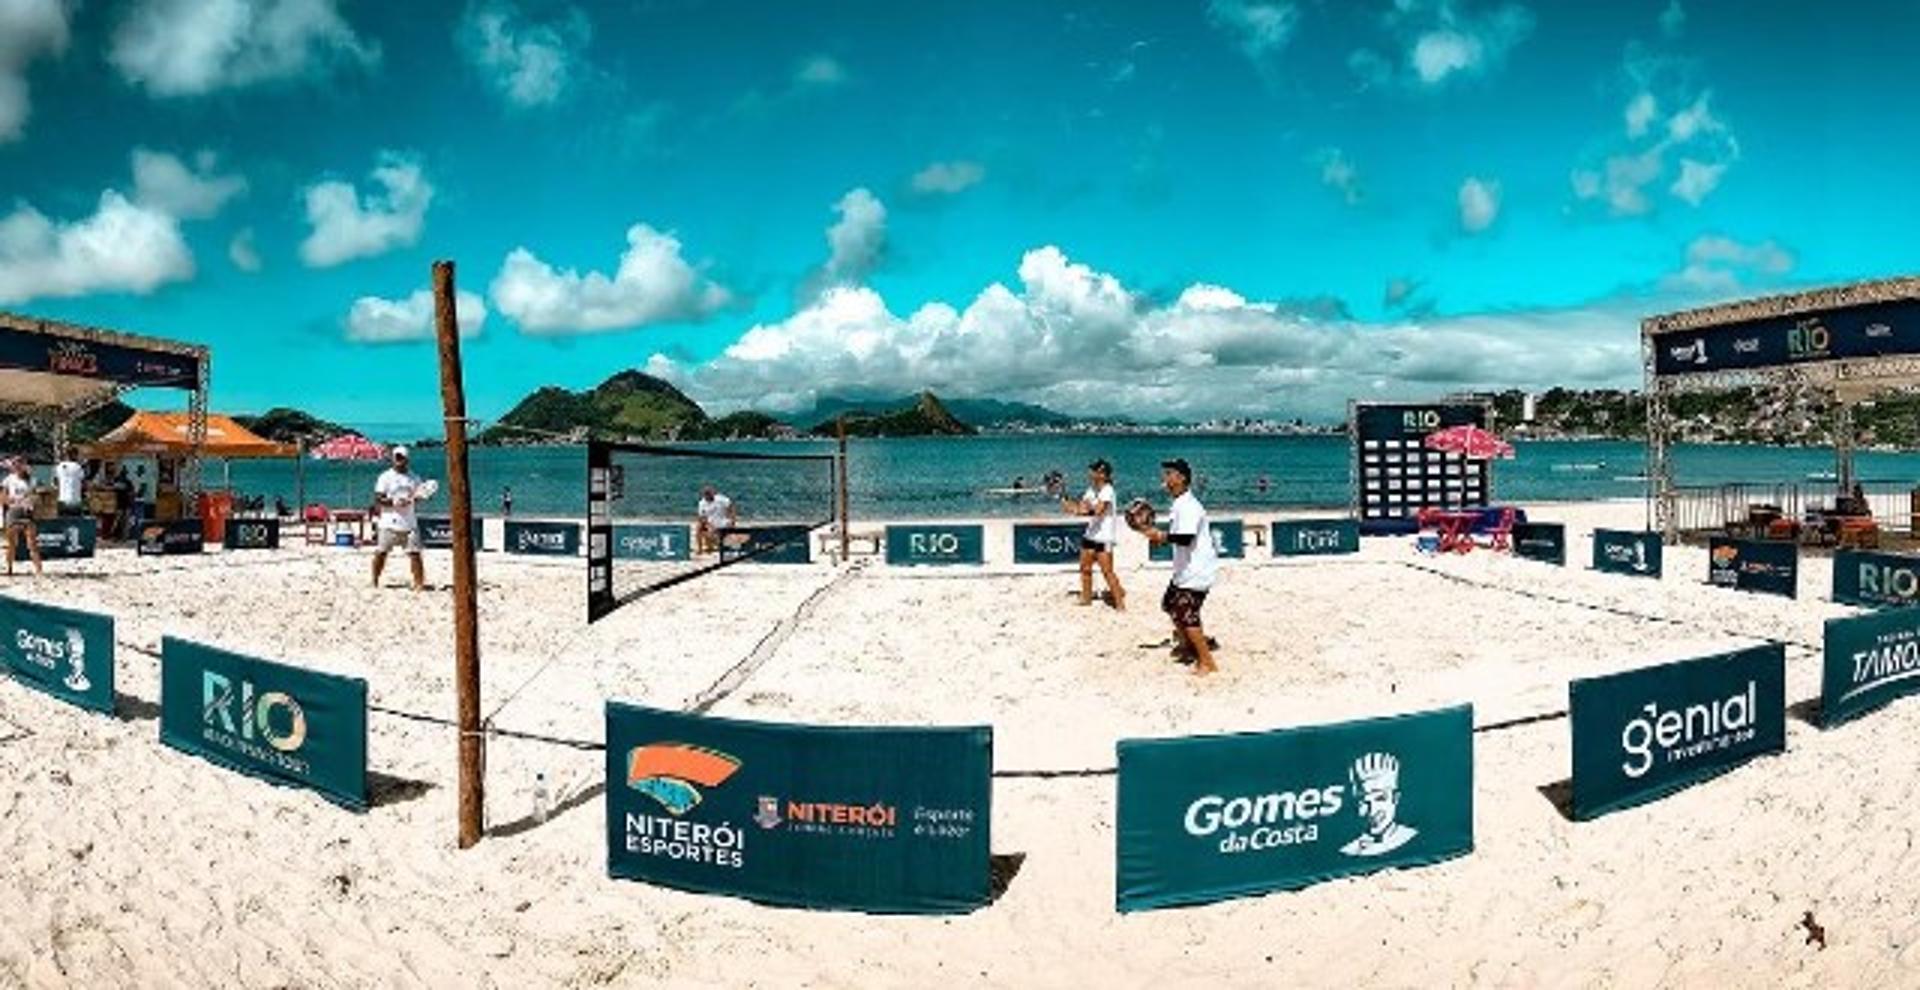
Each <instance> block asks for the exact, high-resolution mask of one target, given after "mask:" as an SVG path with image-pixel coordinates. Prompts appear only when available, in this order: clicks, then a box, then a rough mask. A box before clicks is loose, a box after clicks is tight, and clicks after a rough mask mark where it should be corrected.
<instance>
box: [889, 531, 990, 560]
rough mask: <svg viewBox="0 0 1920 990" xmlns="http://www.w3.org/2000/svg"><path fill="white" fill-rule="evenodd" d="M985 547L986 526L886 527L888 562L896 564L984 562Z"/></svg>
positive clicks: (985, 557)
mask: <svg viewBox="0 0 1920 990" xmlns="http://www.w3.org/2000/svg"><path fill="white" fill-rule="evenodd" d="M986 547H987V531H986V527H984V526H888V527H887V563H888V564H890V565H892V566H894V567H920V566H938V565H942V564H980V563H985V562H986V559H987V556H986V555H987V549H986Z"/></svg>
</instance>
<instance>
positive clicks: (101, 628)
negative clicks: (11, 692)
mask: <svg viewBox="0 0 1920 990" xmlns="http://www.w3.org/2000/svg"><path fill="white" fill-rule="evenodd" d="M0 633H4V634H5V635H6V642H4V643H0V656H4V657H5V660H6V667H7V670H8V671H9V672H10V673H11V674H12V675H13V679H14V680H17V681H19V682H20V683H22V684H25V685H27V686H28V687H31V688H35V689H37V690H40V691H44V692H46V693H48V694H50V695H53V696H54V697H56V698H59V699H60V700H62V701H65V702H67V703H69V704H73V705H78V706H79V707H81V708H85V709H88V710H90V711H96V712H103V713H105V714H108V715H111V714H113V619H112V618H111V617H110V616H105V615H95V614H94V613H92V612H81V611H78V610H76V609H70V608H60V607H58V606H55V605H41V604H39V603H37V602H29V601H22V600H21V599H18V598H9V597H6V596H0Z"/></svg>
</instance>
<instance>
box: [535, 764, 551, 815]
mask: <svg viewBox="0 0 1920 990" xmlns="http://www.w3.org/2000/svg"><path fill="white" fill-rule="evenodd" d="M551 803H552V798H551V795H549V794H548V793H547V775H546V774H544V773H536V774H534V775H533V820H534V823H535V824H539V825H545V824H546V823H547V814H548V805H550V804H551Z"/></svg>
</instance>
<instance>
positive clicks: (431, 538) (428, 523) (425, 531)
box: [416, 516, 486, 551]
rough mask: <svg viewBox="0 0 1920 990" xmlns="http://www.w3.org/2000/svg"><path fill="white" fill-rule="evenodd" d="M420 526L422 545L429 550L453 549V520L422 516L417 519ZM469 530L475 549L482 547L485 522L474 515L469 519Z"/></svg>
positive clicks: (444, 517)
mask: <svg viewBox="0 0 1920 990" xmlns="http://www.w3.org/2000/svg"><path fill="white" fill-rule="evenodd" d="M416 523H417V524H418V525H419V527H420V545H421V546H423V547H426V548H427V549H429V550H451V549H453V520H452V519H450V518H448V517H446V516H421V517H419V518H418V519H417V520H416ZM468 528H469V530H470V531H471V532H472V534H473V549H474V550H476V551H478V550H480V549H482V544H483V543H484V542H485V541H484V539H483V535H484V532H485V529H486V524H485V522H484V521H483V520H482V519H481V518H480V517H479V516H474V517H473V518H472V519H471V520H470V521H469V527H468Z"/></svg>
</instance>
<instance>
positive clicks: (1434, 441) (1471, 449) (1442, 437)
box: [1426, 426, 1513, 461]
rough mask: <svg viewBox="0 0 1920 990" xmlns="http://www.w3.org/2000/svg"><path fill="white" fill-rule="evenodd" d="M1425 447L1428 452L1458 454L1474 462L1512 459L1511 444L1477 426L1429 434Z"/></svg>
mask: <svg viewBox="0 0 1920 990" xmlns="http://www.w3.org/2000/svg"><path fill="white" fill-rule="evenodd" d="M1426 445H1427V449H1429V450H1439V451H1444V452H1446V453H1449V454H1460V455H1462V456H1464V457H1466V458H1467V459H1469V460H1475V461H1485V460H1491V459H1493V458H1495V457H1501V458H1512V457H1513V444H1510V443H1508V442H1506V441H1505V440H1502V439H1500V438H1499V437H1497V436H1494V435H1493V434H1491V433H1488V432H1487V431H1486V430H1483V429H1481V428H1479V427H1477V426H1449V427H1447V428H1446V429H1444V430H1439V431H1437V432H1434V433H1429V434H1427V440H1426Z"/></svg>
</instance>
